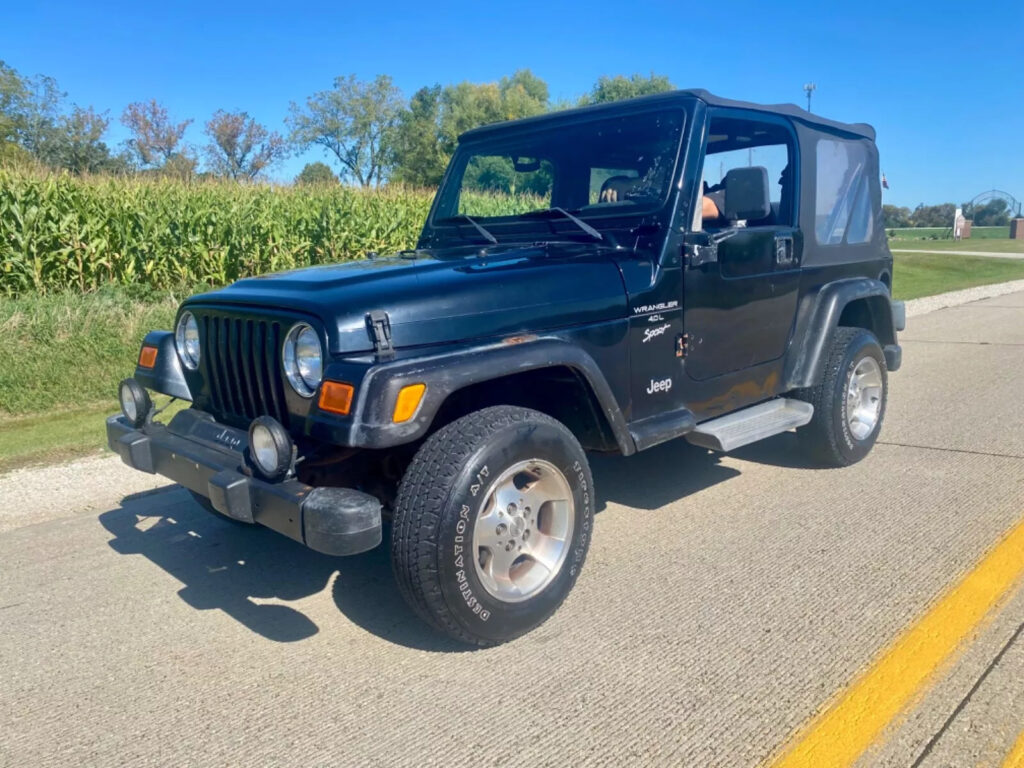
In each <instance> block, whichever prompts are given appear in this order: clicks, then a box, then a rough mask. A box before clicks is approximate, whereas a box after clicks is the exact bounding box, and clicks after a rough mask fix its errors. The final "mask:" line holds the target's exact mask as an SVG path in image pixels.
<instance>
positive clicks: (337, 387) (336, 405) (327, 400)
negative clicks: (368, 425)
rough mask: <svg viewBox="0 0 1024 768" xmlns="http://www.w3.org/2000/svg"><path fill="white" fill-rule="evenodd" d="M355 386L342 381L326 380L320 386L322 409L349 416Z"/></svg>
mask: <svg viewBox="0 0 1024 768" xmlns="http://www.w3.org/2000/svg"><path fill="white" fill-rule="evenodd" d="M353 394H355V388H354V387H353V386H352V385H351V384H345V383H343V382H340V381H325V382H324V383H323V385H322V386H321V387H320V401H319V405H320V410H321V411H328V412H330V413H337V414H339V415H340V416H348V412H349V409H350V408H351V407H352V395H353Z"/></svg>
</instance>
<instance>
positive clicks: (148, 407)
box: [117, 379, 153, 429]
mask: <svg viewBox="0 0 1024 768" xmlns="http://www.w3.org/2000/svg"><path fill="white" fill-rule="evenodd" d="M117 395H118V399H119V400H120V401H121V413H123V414H124V417H125V418H126V419H128V421H129V422H131V425H132V426H133V427H135V428H136V429H138V428H139V427H141V426H142V425H143V424H145V423H146V419H148V418H149V413H150V411H152V410H153V401H152V400H150V399H149V393H148V392H147V391H146V390H145V389H144V388H143V387H142V385H141V384H139V382H137V381H136V380H135V379H125V380H124V381H122V382H121V384H120V385H119V386H118V388H117Z"/></svg>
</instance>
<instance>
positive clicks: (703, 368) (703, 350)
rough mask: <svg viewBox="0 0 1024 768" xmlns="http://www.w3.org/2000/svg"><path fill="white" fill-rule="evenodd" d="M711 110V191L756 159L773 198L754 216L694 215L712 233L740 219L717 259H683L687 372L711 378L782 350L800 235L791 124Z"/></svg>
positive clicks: (707, 169)
mask: <svg viewBox="0 0 1024 768" xmlns="http://www.w3.org/2000/svg"><path fill="white" fill-rule="evenodd" d="M709 117H710V120H709V130H708V132H707V144H706V151H705V159H704V167H703V173H704V176H703V178H704V181H705V183H706V185H707V186H708V189H709V190H710V191H714V190H715V188H716V186H717V185H718V184H719V183H720V181H721V180H724V179H725V176H726V174H727V173H728V171H729V170H730V169H732V168H737V167H741V166H762V167H764V168H766V169H767V172H768V178H769V190H770V195H769V196H770V199H771V203H772V206H771V213H770V215H769V216H767V217H766V218H765V219H762V220H760V221H747V222H728V221H725V220H724V219H723V218H719V219H709V220H706V221H700V222H694V229H697V228H698V223H699V225H700V226H701V227H702V228H703V229H704V230H706V232H707V233H708V234H710V235H716V234H718V235H725V234H726V233H727V232H730V230H732V229H733V228H735V227H737V225H738V227H739V228H738V229H735V230H734V231H732V232H731V233H730V234H729V236H728V237H727V239H724V240H722V241H721V242H720V243H719V244H718V247H717V260H715V261H709V262H706V263H702V264H696V265H687V266H686V269H685V273H684V277H683V286H684V303H683V306H684V330H685V332H686V334H687V352H686V359H685V371H686V375H687V377H688V378H690V379H692V380H695V381H698V382H708V383H711V382H713V381H714V380H715V379H718V378H720V377H726V376H728V375H729V374H735V373H736V372H738V371H743V370H746V369H749V368H752V367H755V366H759V365H763V364H766V363H769V362H771V361H774V360H780V359H781V358H782V355H783V353H784V352H785V349H786V346H787V344H788V342H789V337H790V333H791V331H792V326H793V321H794V317H795V314H796V302H797V292H798V287H799V279H800V257H801V251H802V245H803V241H802V237H801V235H800V231H799V229H798V228H797V226H796V210H797V206H796V195H797V190H796V189H795V185H794V184H793V183H792V182H791V179H794V178H798V177H797V175H796V173H795V171H796V162H797V157H796V146H797V144H796V136H795V135H794V134H793V131H792V128H791V127H790V126H789V124H788V123H786V122H785V121H784V120H782V119H773V118H771V117H770V116H764V115H757V113H746V112H742V111H740V110H711V112H710V115H709ZM713 197H714V196H713ZM717 197H718V199H719V200H720V199H721V196H717ZM723 213H724V212H723ZM722 383H723V384H726V382H725V381H723V382H722ZM702 389H703V387H702ZM772 394H774V393H772ZM769 396H770V395H769ZM754 399H755V400H756V399H758V398H756V396H755V397H754ZM760 399H763V398H760ZM734 405H735V403H734Z"/></svg>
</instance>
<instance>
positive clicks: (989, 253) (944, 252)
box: [889, 248, 1024, 259]
mask: <svg viewBox="0 0 1024 768" xmlns="http://www.w3.org/2000/svg"><path fill="white" fill-rule="evenodd" d="M889 250H890V251H892V252H893V253H932V254H938V255H939V256H947V255H948V256H991V257H992V258H994V259H1024V253H997V252H995V251H959V250H957V251H949V250H928V249H927V248H890V249H889Z"/></svg>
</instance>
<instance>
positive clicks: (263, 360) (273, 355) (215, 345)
mask: <svg viewBox="0 0 1024 768" xmlns="http://www.w3.org/2000/svg"><path fill="white" fill-rule="evenodd" d="M195 314H196V319H197V321H198V322H199V343H200V347H199V348H200V350H201V352H200V366H201V368H202V371H203V375H204V377H205V379H206V383H207V384H208V386H209V390H210V405H211V406H212V408H213V410H214V411H215V412H216V413H215V415H216V416H217V417H218V418H220V419H222V420H223V421H226V422H229V423H231V422H234V423H236V424H238V425H239V426H248V424H249V422H250V421H252V420H253V419H255V418H256V417H257V416H264V415H268V416H273V417H274V418H275V419H277V420H278V421H279V422H281V424H283V425H284V426H285V427H287V426H288V406H287V404H286V402H285V398H284V386H283V383H282V380H281V378H282V377H281V343H282V341H283V340H284V334H285V333H287V331H288V328H287V327H286V326H282V324H281V323H279V322H276V321H273V320H253V319H248V318H241V317H231V316H229V315H218V314H201V313H199V312H196V313H195Z"/></svg>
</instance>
